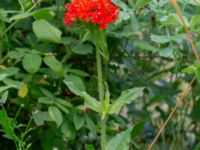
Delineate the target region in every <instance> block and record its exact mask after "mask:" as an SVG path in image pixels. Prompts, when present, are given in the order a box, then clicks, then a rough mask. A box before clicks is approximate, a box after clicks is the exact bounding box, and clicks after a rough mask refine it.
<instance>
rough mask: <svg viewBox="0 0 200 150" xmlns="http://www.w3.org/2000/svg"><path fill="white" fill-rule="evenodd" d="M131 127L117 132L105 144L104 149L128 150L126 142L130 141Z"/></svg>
mask: <svg viewBox="0 0 200 150" xmlns="http://www.w3.org/2000/svg"><path fill="white" fill-rule="evenodd" d="M131 130H132V128H129V129H127V130H125V131H124V132H121V133H119V134H117V136H115V137H113V138H112V139H111V140H110V141H108V143H107V144H106V150H128V149H129V146H128V142H129V141H130V135H131Z"/></svg>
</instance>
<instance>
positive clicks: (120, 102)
mask: <svg viewBox="0 0 200 150" xmlns="http://www.w3.org/2000/svg"><path fill="white" fill-rule="evenodd" d="M143 89H144V88H132V89H128V90H125V91H123V92H122V93H121V95H120V97H119V98H118V99H117V100H115V101H114V102H113V104H112V105H111V106H110V109H109V113H110V114H113V113H117V112H119V110H120V109H121V108H122V107H123V106H124V105H126V104H129V103H131V102H132V101H133V100H135V99H136V98H137V97H138V96H140V95H141V93H142V91H143Z"/></svg>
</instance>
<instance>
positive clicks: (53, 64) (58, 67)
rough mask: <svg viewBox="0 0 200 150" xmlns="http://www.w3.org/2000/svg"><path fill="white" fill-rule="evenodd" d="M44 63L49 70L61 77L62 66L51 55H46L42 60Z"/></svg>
mask: <svg viewBox="0 0 200 150" xmlns="http://www.w3.org/2000/svg"><path fill="white" fill-rule="evenodd" d="M43 60H44V63H45V64H46V65H47V66H48V67H49V68H51V69H52V70H53V71H55V72H56V73H58V74H59V75H60V76H62V75H63V66H62V64H61V63H60V62H59V61H58V60H57V59H56V58H55V57H54V56H52V55H47V56H45V57H44V58H43Z"/></svg>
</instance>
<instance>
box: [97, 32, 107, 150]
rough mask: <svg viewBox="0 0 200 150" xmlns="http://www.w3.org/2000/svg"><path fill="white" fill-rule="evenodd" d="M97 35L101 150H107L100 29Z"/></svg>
mask: <svg viewBox="0 0 200 150" xmlns="http://www.w3.org/2000/svg"><path fill="white" fill-rule="evenodd" d="M96 32H97V34H96V61H97V77H98V91H99V99H100V104H101V150H105V146H106V117H105V113H104V112H105V102H104V91H103V76H102V64H101V55H100V48H99V42H98V32H99V31H98V29H97V31H96Z"/></svg>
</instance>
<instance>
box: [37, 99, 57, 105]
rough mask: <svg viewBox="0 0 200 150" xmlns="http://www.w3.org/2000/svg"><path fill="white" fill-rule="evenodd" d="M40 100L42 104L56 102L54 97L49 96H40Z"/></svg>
mask: <svg viewBox="0 0 200 150" xmlns="http://www.w3.org/2000/svg"><path fill="white" fill-rule="evenodd" d="M38 102H39V103H42V104H53V103H54V101H53V99H52V98H49V97H40V98H38Z"/></svg>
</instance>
